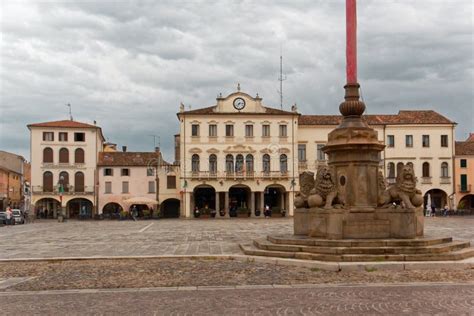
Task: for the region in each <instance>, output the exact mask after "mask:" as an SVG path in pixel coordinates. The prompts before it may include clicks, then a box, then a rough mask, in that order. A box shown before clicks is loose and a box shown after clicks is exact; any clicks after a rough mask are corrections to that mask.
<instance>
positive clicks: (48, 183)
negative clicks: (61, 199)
mask: <svg viewBox="0 0 474 316" xmlns="http://www.w3.org/2000/svg"><path fill="white" fill-rule="evenodd" d="M43 192H53V173H52V172H51V171H46V172H45V173H43Z"/></svg>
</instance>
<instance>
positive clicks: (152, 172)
mask: <svg viewBox="0 0 474 316" xmlns="http://www.w3.org/2000/svg"><path fill="white" fill-rule="evenodd" d="M154 175H155V169H153V168H147V169H146V176H147V177H153V176H154Z"/></svg>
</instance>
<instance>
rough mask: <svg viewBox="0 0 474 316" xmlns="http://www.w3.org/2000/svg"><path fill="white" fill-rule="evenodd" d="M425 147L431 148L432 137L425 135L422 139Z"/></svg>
mask: <svg viewBox="0 0 474 316" xmlns="http://www.w3.org/2000/svg"><path fill="white" fill-rule="evenodd" d="M421 143H422V145H423V147H430V135H423V136H422V138H421Z"/></svg>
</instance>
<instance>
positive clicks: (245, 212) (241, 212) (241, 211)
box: [237, 207, 250, 217]
mask: <svg viewBox="0 0 474 316" xmlns="http://www.w3.org/2000/svg"><path fill="white" fill-rule="evenodd" d="M237 215H238V217H249V216H250V211H249V209H248V208H246V207H239V208H238V209H237Z"/></svg>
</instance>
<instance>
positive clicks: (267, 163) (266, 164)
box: [262, 154, 270, 173]
mask: <svg viewBox="0 0 474 316" xmlns="http://www.w3.org/2000/svg"><path fill="white" fill-rule="evenodd" d="M262 162H263V164H262V165H263V172H264V173H270V155H269V154H265V155H263V157H262Z"/></svg>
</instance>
